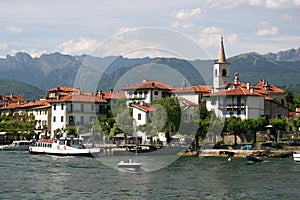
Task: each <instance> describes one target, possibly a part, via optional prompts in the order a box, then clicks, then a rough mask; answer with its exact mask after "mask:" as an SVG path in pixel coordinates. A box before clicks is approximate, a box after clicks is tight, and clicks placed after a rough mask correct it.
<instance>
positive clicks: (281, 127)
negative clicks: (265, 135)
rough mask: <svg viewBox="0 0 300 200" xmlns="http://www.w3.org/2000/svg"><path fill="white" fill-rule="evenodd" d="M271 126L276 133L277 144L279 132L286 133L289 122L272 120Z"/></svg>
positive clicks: (279, 119)
mask: <svg viewBox="0 0 300 200" xmlns="http://www.w3.org/2000/svg"><path fill="white" fill-rule="evenodd" d="M270 124H271V125H272V126H273V128H274V129H275V131H276V135H275V140H276V142H277V137H278V132H279V131H285V130H286V128H287V127H288V126H287V122H286V120H285V119H284V118H274V119H270Z"/></svg>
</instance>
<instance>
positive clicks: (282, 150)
mask: <svg viewBox="0 0 300 200" xmlns="http://www.w3.org/2000/svg"><path fill="white" fill-rule="evenodd" d="M294 151H299V152H300V146H298V145H297V146H290V145H285V144H276V145H272V144H271V145H266V144H260V145H256V146H254V147H253V148H252V149H250V150H242V149H233V148H226V149H205V150H201V151H200V152H199V155H200V156H227V157H228V156H234V157H246V156H259V157H270V158H291V157H293V152H294Z"/></svg>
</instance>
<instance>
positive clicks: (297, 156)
mask: <svg viewBox="0 0 300 200" xmlns="http://www.w3.org/2000/svg"><path fill="white" fill-rule="evenodd" d="M293 158H294V161H297V162H300V152H294V153H293Z"/></svg>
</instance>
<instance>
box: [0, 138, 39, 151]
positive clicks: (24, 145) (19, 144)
mask: <svg viewBox="0 0 300 200" xmlns="http://www.w3.org/2000/svg"><path fill="white" fill-rule="evenodd" d="M32 144H33V143H32V142H31V141H28V140H16V141H13V142H12V143H11V144H10V145H3V146H0V150H10V151H15V150H28V147H29V146H30V145H32Z"/></svg>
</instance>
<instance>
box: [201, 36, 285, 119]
mask: <svg viewBox="0 0 300 200" xmlns="http://www.w3.org/2000/svg"><path fill="white" fill-rule="evenodd" d="M212 78H213V87H212V90H211V93H209V94H206V95H205V97H207V100H206V107H207V109H208V110H210V111H213V112H214V113H215V115H216V116H217V117H219V118H228V117H233V116H235V117H239V118H241V119H249V118H257V117H260V116H265V117H266V118H267V119H271V118H277V117H288V116H289V111H288V108H287V107H286V106H284V93H285V91H284V90H282V89H280V88H278V87H275V86H273V85H271V84H269V83H268V82H267V81H266V80H260V81H259V82H258V83H257V84H255V85H251V84H250V83H249V82H247V83H244V82H242V81H240V79H239V73H238V72H235V74H234V78H233V80H232V81H231V80H230V79H231V78H230V63H228V62H227V60H226V57H225V50H224V43H223V38H221V43H220V48H219V53H218V59H217V61H216V62H215V64H214V65H213V77H212Z"/></svg>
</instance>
